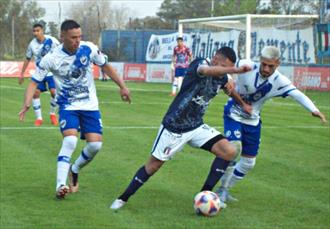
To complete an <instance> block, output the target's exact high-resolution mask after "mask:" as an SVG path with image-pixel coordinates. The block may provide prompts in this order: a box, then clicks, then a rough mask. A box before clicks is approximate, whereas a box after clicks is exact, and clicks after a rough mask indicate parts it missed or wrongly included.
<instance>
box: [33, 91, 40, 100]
mask: <svg viewBox="0 0 330 229" xmlns="http://www.w3.org/2000/svg"><path fill="white" fill-rule="evenodd" d="M40 94H41V92H40V91H39V90H35V92H34V94H33V98H34V99H38V98H40Z"/></svg>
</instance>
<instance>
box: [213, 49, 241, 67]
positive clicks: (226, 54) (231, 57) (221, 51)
mask: <svg viewBox="0 0 330 229" xmlns="http://www.w3.org/2000/svg"><path fill="white" fill-rule="evenodd" d="M215 54H216V55H222V56H224V57H226V58H228V59H229V60H230V61H231V62H233V63H236V53H235V51H234V49H232V48H230V47H227V46H223V47H221V48H220V49H218V50H217V52H216V53H215Z"/></svg>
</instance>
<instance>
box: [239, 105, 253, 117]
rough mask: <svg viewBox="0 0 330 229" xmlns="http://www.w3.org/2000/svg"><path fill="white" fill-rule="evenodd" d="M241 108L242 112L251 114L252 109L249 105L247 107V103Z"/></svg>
mask: <svg viewBox="0 0 330 229" xmlns="http://www.w3.org/2000/svg"><path fill="white" fill-rule="evenodd" d="M242 108H243V111H244V112H246V113H248V114H249V115H251V114H252V110H253V109H252V106H251V105H249V104H247V103H244V104H243V106H242Z"/></svg>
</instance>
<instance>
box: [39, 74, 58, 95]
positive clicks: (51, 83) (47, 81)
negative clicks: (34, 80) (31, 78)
mask: <svg viewBox="0 0 330 229" xmlns="http://www.w3.org/2000/svg"><path fill="white" fill-rule="evenodd" d="M46 84H47V85H48V89H47V85H46ZM37 89H39V90H40V91H41V92H45V91H48V90H50V89H55V81H54V79H53V76H46V77H45V78H44V79H43V81H41V82H40V83H38V87H37Z"/></svg>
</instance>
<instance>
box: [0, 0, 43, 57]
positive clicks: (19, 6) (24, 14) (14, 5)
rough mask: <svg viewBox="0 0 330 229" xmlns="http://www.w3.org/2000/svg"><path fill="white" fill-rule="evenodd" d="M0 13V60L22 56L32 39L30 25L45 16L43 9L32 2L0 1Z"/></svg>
mask: <svg viewBox="0 0 330 229" xmlns="http://www.w3.org/2000/svg"><path fill="white" fill-rule="evenodd" d="M0 11H1V14H0V40H1V42H0V59H4V58H5V56H12V54H14V56H12V58H14V57H15V56H16V57H22V56H24V53H25V50H26V47H27V45H28V42H29V41H30V40H31V39H32V32H31V31H32V25H33V23H34V22H35V21H37V20H38V19H39V18H41V17H43V16H44V15H45V9H44V8H40V7H39V6H38V4H37V2H36V1H34V0H28V1H23V2H22V1H19V0H11V1H6V0H0ZM13 52H14V53H13Z"/></svg>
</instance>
